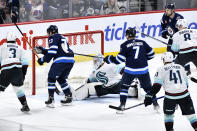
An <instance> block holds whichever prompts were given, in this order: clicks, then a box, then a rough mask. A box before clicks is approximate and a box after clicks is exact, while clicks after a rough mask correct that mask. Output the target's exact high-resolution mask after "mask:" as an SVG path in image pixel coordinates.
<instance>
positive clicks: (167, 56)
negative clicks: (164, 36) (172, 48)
mask: <svg viewBox="0 0 197 131" xmlns="http://www.w3.org/2000/svg"><path fill="white" fill-rule="evenodd" d="M162 60H163V61H164V62H173V60H174V57H173V54H172V52H165V53H164V54H163V55H162Z"/></svg>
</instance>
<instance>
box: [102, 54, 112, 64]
mask: <svg viewBox="0 0 197 131" xmlns="http://www.w3.org/2000/svg"><path fill="white" fill-rule="evenodd" d="M111 56H112V55H108V56H106V57H105V58H104V59H103V61H104V62H106V63H107V64H110V63H111V62H110V57H111Z"/></svg>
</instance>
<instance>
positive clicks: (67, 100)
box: [60, 93, 73, 105]
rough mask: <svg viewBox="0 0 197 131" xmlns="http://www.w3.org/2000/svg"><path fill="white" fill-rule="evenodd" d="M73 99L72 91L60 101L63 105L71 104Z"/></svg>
mask: <svg viewBox="0 0 197 131" xmlns="http://www.w3.org/2000/svg"><path fill="white" fill-rule="evenodd" d="M72 100H73V98H72V93H70V94H69V95H65V98H64V99H63V100H61V101H60V103H61V104H62V105H70V104H71V103H72Z"/></svg>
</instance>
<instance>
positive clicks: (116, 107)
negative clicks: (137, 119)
mask: <svg viewBox="0 0 197 131" xmlns="http://www.w3.org/2000/svg"><path fill="white" fill-rule="evenodd" d="M161 98H164V96H160V97H158V98H155V99H154V100H153V101H156V100H159V99H161ZM141 105H144V102H143V103H139V104H137V105H134V106H130V107H127V108H124V109H123V110H122V109H121V108H120V107H118V106H113V105H109V108H111V109H115V110H119V111H125V110H129V109H132V108H135V107H138V106H141Z"/></svg>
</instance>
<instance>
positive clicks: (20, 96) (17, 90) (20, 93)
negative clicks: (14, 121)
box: [13, 86, 27, 105]
mask: <svg viewBox="0 0 197 131" xmlns="http://www.w3.org/2000/svg"><path fill="white" fill-rule="evenodd" d="M13 89H14V92H15V93H16V96H17V97H18V99H19V101H20V102H21V104H22V105H26V104H27V101H26V96H25V93H24V91H23V89H22V87H19V86H13Z"/></svg>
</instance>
